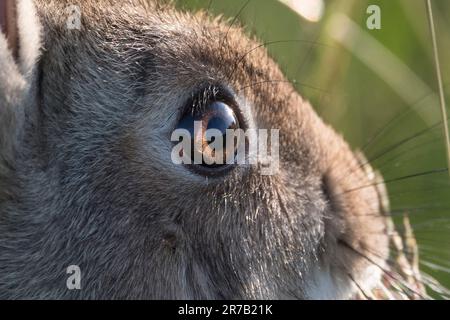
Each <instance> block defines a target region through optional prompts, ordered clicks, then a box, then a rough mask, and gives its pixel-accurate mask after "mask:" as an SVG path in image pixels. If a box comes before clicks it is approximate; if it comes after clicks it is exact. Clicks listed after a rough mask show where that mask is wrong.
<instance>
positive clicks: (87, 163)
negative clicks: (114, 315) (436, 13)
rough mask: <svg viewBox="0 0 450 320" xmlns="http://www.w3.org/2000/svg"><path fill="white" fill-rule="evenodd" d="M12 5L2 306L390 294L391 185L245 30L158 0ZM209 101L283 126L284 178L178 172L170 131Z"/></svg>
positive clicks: (5, 67) (3, 77) (236, 114)
mask: <svg viewBox="0 0 450 320" xmlns="http://www.w3.org/2000/svg"><path fill="white" fill-rule="evenodd" d="M5 3H9V4H10V5H11V3H13V4H14V3H15V10H14V11H11V10H10V11H9V14H8V15H5V14H4V12H3V20H4V21H5V19H6V20H8V21H7V22H8V23H9V25H11V21H12V22H13V25H14V26H16V29H15V30H16V32H15V33H13V32H12V31H11V28H10V32H8V33H6V32H3V33H2V34H0V298H2V299H352V298H355V297H357V296H358V294H360V293H361V291H362V292H364V291H366V292H369V291H371V290H373V289H375V288H376V287H377V286H379V285H380V284H381V283H382V279H383V276H384V271H385V270H388V268H389V263H390V262H389V255H390V249H389V247H390V236H389V234H390V230H391V227H392V222H391V218H390V217H389V214H388V212H389V204H388V198H387V194H386V191H385V188H384V186H383V181H382V177H381V176H380V175H379V174H378V173H377V172H376V171H374V170H373V169H372V168H371V167H370V165H369V164H368V163H367V161H366V160H365V158H364V156H363V155H362V154H359V153H358V152H354V151H353V150H352V149H351V148H350V147H349V145H348V144H347V142H345V141H344V139H343V137H342V136H341V135H340V134H339V133H337V132H336V131H335V130H334V129H333V128H331V127H330V126H329V125H327V124H325V123H324V122H323V120H322V119H321V118H320V117H319V116H318V115H317V114H316V112H315V111H314V109H313V108H312V106H311V105H310V103H309V102H308V101H307V100H305V99H304V98H303V97H302V96H301V95H300V94H299V93H298V92H297V91H296V90H295V89H294V87H293V86H292V84H291V83H289V81H288V80H287V79H286V78H285V77H284V76H283V74H282V72H281V71H280V69H279V67H278V66H277V64H276V62H275V61H274V60H273V59H272V58H271V57H270V56H269V54H268V53H267V51H266V49H265V48H264V46H262V45H261V43H260V42H258V40H256V39H253V38H252V37H250V36H248V35H246V34H245V32H244V31H243V30H242V28H241V27H240V26H238V25H237V23H235V22H234V21H232V22H230V21H226V20H225V19H223V18H214V17H211V16H210V15H209V14H208V13H207V12H204V11H200V12H197V13H187V12H182V11H180V10H178V9H177V8H176V7H175V6H174V5H173V4H171V3H167V2H164V1H146V0H129V1H113V0H95V1H94V0H86V1H81V0H64V1H61V0H58V1H56V0H18V1H15V2H11V1H8V2H4V4H5ZM11 12H14V14H11ZM73 14H75V18H74V17H73ZM77 14H78V16H77ZM71 19H72V20H71ZM77 23H78V25H77ZM196 97H197V98H196ZM199 104H201V106H200V107H199V106H198V105H199ZM211 105H213V106H215V107H217V108H222V109H223V110H225V111H224V112H227V114H228V116H229V117H231V120H230V121H231V122H230V123H233V125H234V126H235V127H239V128H242V129H277V130H279V168H278V170H277V171H276V172H275V173H273V174H270V175H267V174H262V169H263V167H264V166H265V165H267V163H266V164H264V163H263V162H264V161H263V159H260V160H259V161H257V162H256V163H253V164H246V165H232V166H226V165H222V166H219V165H218V166H206V165H202V164H200V165H198V164H194V165H190V166H189V165H184V164H175V163H174V162H173V161H172V158H171V150H172V148H173V145H174V142H173V141H172V140H171V134H172V132H173V131H174V130H175V129H176V128H178V127H180V126H182V125H180V123H181V122H182V120H183V119H184V118H186V115H189V114H193V112H194V111H192V110H193V108H197V109H198V110H197V109H196V110H197V111H195V114H196V115H198V117H199V118H200V119H204V117H205V114H206V113H207V112H208V108H210V106H211ZM222 109H220V110H222ZM221 112H222V111H221ZM230 115H231V116H230ZM183 117H184V118H183ZM188 118H189V117H188ZM227 119H228V118H224V119H222V118H220V119H219V120H220V121H222V122H223V121H226V120H227ZM202 121H203V120H202ZM70 266H77V268H79V273H80V274H79V275H80V282H79V284H80V285H79V287H78V288H75V289H73V288H69V287H68V285H67V281H68V278H69V277H70V273H68V268H69V267H70Z"/></svg>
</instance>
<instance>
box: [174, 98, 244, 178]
mask: <svg viewBox="0 0 450 320" xmlns="http://www.w3.org/2000/svg"><path fill="white" fill-rule="evenodd" d="M187 109H188V110H187V111H186V112H185V114H184V115H183V116H182V117H181V119H180V121H179V122H178V125H177V129H185V130H187V131H188V132H189V134H190V144H189V145H190V148H186V149H188V150H186V149H183V150H182V152H183V153H184V152H185V153H186V154H185V155H184V156H185V157H187V158H188V159H190V160H191V161H190V163H191V164H193V166H192V167H193V169H196V170H201V172H200V173H201V174H206V175H210V174H216V173H218V172H223V170H224V169H228V168H230V166H231V165H232V164H234V159H235V156H236V150H237V148H238V144H239V139H238V135H237V133H236V129H240V122H239V119H238V115H237V114H236V112H235V110H236V107H235V104H234V103H233V102H232V100H230V99H226V97H220V96H219V95H217V94H215V95H214V96H213V97H209V96H208V95H205V94H202V95H201V96H199V97H198V98H197V99H193V100H192V101H190V103H189V104H188V108H187ZM231 134H233V136H229V135H231Z"/></svg>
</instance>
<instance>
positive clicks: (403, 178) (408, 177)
mask: <svg viewBox="0 0 450 320" xmlns="http://www.w3.org/2000/svg"><path fill="white" fill-rule="evenodd" d="M447 171H448V168H439V169H434V170H430V171H425V172H419V173H415V174H410V175H406V176H402V177H398V178H394V179H390V180H385V181H381V182H375V183H370V184H367V185H363V186H359V187H356V188H352V189H348V190H345V191H343V192H341V193H338V194H337V195H342V194H347V193H351V192H355V191H358V190H361V189H365V188H370V187H373V186H377V185H383V184H384V185H387V184H389V183H393V182H398V181H402V180H407V179H412V178H417V177H422V176H427V175H432V174H438V173H442V172H447Z"/></svg>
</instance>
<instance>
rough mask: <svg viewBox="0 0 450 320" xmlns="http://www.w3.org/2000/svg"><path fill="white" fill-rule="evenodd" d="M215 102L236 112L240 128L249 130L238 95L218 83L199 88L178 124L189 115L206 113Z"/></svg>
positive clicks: (188, 102)
mask: <svg viewBox="0 0 450 320" xmlns="http://www.w3.org/2000/svg"><path fill="white" fill-rule="evenodd" d="M213 101H221V102H223V103H225V104H227V105H228V106H229V107H230V108H231V109H232V110H233V111H234V113H235V115H236V117H237V119H238V121H239V123H240V128H241V129H244V130H245V129H247V128H248V121H247V119H246V117H245V116H244V113H243V112H242V110H241V107H240V105H239V103H238V99H237V96H236V94H235V93H234V92H233V91H232V90H231V89H229V88H227V87H225V86H223V85H221V84H217V83H208V84H203V85H201V86H198V88H197V89H196V90H195V91H194V92H193V93H192V95H191V97H190V98H189V99H188V100H187V102H186V103H185V106H184V108H183V109H182V112H181V113H180V115H179V119H178V121H177V123H178V122H179V121H180V120H181V119H182V118H183V116H184V115H186V114H188V113H190V114H195V113H201V112H203V111H205V110H204V108H206V107H207V106H208V103H210V102H213Z"/></svg>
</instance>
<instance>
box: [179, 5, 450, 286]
mask: <svg viewBox="0 0 450 320" xmlns="http://www.w3.org/2000/svg"><path fill="white" fill-rule="evenodd" d="M178 2H179V4H180V6H182V7H185V8H189V9H199V8H207V7H208V6H209V4H210V1H209V0H187V1H186V0H184V1H181V0H180V1H178ZM325 2H326V11H325V15H324V17H323V19H322V20H321V21H320V22H317V23H312V22H308V21H306V20H304V19H302V18H301V17H300V16H299V15H297V14H296V13H295V12H294V11H292V10H290V9H289V8H287V7H286V6H285V5H283V4H281V3H280V2H279V1H276V0H252V1H250V2H249V3H248V5H247V6H246V7H245V9H244V10H243V11H242V12H241V14H240V15H239V17H238V18H239V21H240V22H241V24H242V25H243V26H245V28H246V30H247V31H248V32H249V33H250V34H254V35H256V36H257V37H258V38H260V39H261V40H262V41H278V40H288V39H301V40H308V41H314V42H317V45H311V44H308V43H294V42H286V43H278V44H273V45H270V46H268V50H269V52H270V54H271V55H272V56H273V57H274V58H275V60H276V61H277V62H278V63H279V64H280V66H281V68H282V69H283V71H284V72H285V74H286V76H287V77H288V78H289V79H290V80H292V81H293V82H294V83H296V87H297V89H298V91H299V92H301V94H302V95H303V96H305V97H306V98H308V99H309V100H310V101H311V102H312V103H313V105H314V107H315V108H316V110H317V112H318V113H319V114H320V115H321V116H322V117H323V118H324V120H325V121H326V122H328V123H330V124H332V125H333V126H334V127H335V128H336V129H337V130H338V131H340V132H341V133H342V134H343V135H344V136H345V138H346V139H347V141H349V143H350V144H351V145H352V146H353V147H354V148H355V149H358V148H364V151H365V153H366V156H367V157H368V158H369V159H372V158H377V159H376V160H375V161H373V162H372V164H373V166H374V167H376V168H378V169H379V170H380V171H381V172H382V174H383V176H384V177H385V179H386V180H387V181H390V180H393V179H395V178H398V177H402V176H408V175H412V174H417V173H421V172H428V171H431V170H434V169H438V168H445V167H446V166H447V164H446V149H445V140H444V135H443V130H442V127H438V128H437V129H435V130H431V129H430V130H429V131H427V132H426V133H424V134H422V135H420V136H418V137H417V138H414V139H411V140H409V141H408V142H405V143H402V144H401V145H399V146H398V147H396V148H394V149H392V151H390V152H388V153H386V154H385V155H383V156H379V155H380V154H382V153H383V152H384V151H385V150H388V149H389V148H390V146H393V145H396V144H397V143H398V142H401V141H403V140H405V139H406V138H408V137H411V136H413V135H414V134H415V133H418V132H421V131H423V130H426V129H427V128H430V127H431V124H433V123H438V122H439V121H442V118H441V110H440V107H439V103H438V102H439V100H438V99H437V97H438V91H437V85H436V74H435V67H434V60H433V51H432V43H431V37H430V30H429V25H428V21H427V12H426V6H425V1H424V0H370V1H366V0H335V1H325ZM245 3H246V0H227V1H222V0H212V1H211V6H210V10H211V12H212V13H213V14H223V15H224V16H226V17H234V16H235V15H236V13H237V12H238V11H239V9H240V8H241V7H242V6H243V5H244V4H245ZM369 4H377V5H379V6H380V8H381V23H382V28H381V30H368V29H367V28H366V19H367V17H368V15H367V14H366V8H367V6H368V5H369ZM432 4H433V8H434V18H435V25H436V32H437V40H438V41H437V43H438V47H439V51H440V57H441V71H442V75H443V82H444V89H445V94H446V98H447V101H448V100H449V92H450V84H449V79H448V75H449V74H450V55H449V53H450V1H448V0H432ZM337 14H343V15H345V16H347V17H349V18H350V19H351V20H352V21H353V22H354V23H355V25H354V27H355V28H356V29H355V30H358V32H359V33H358V35H359V36H358V37H353V38H349V39H347V40H348V41H349V42H353V43H352V44H351V45H349V46H345V45H343V43H342V42H339V41H336V38H334V37H333V36H332V32H330V23H331V22H332V21H333V19H334V17H336V15H337ZM337 27H338V28H337V29H336V26H334V28H333V30H335V31H336V30H337V31H340V28H339V27H340V26H337ZM370 43H371V44H375V45H376V48H381V49H382V52H383V53H384V54H382V55H378V54H375V51H373V50H372V51H370V50H366V49H367V44H370ZM398 75H401V76H400V78H399V79H395V77H396V76H398ZM314 88H319V89H320V90H317V89H314ZM395 117H399V118H398V120H397V121H396V122H394V123H393V124H391V125H389V126H388V127H386V128H385V129H384V130H383V131H382V134H380V135H377V136H376V139H375V140H374V141H373V142H371V143H370V144H369V145H367V142H368V141H370V140H371V139H372V137H374V135H376V134H377V132H380V130H382V128H384V127H385V126H386V124H388V123H389V121H390V120H391V119H392V118H395ZM387 187H388V190H389V193H390V201H391V206H392V209H393V210H396V209H399V208H411V210H405V211H408V213H409V215H410V219H411V222H412V225H413V228H414V232H415V235H416V237H417V240H418V243H419V248H420V255H421V258H422V260H423V261H424V262H425V263H427V265H425V264H423V265H421V269H422V270H423V271H425V272H427V273H429V274H431V275H433V276H434V277H435V278H437V279H438V280H439V281H440V282H441V283H442V284H443V285H445V286H446V287H450V273H449V272H446V271H444V270H438V269H436V268H433V267H430V264H429V262H431V263H435V264H437V265H439V266H441V267H444V268H447V269H449V268H450V189H449V187H450V183H449V176H448V174H447V173H445V172H443V173H437V174H430V175H424V176H420V177H417V178H410V179H406V180H401V181H398V182H392V183H388V185H387ZM397 221H399V220H397Z"/></svg>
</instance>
